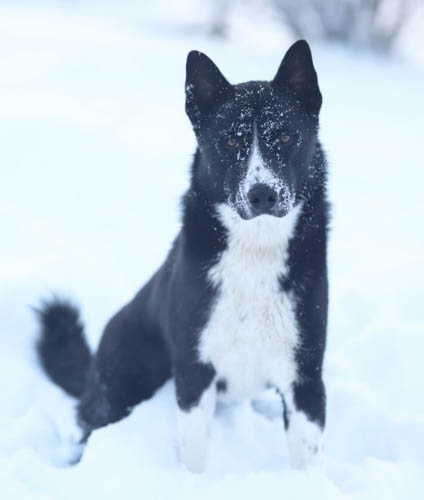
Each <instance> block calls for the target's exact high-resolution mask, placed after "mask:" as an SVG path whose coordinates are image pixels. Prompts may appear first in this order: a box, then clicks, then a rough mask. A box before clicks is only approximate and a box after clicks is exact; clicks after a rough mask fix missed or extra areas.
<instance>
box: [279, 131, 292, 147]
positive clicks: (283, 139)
mask: <svg viewBox="0 0 424 500" xmlns="http://www.w3.org/2000/svg"><path fill="white" fill-rule="evenodd" d="M290 141H291V137H290V136H289V135H288V134H285V133H284V132H283V133H282V134H281V135H280V142H282V143H283V144H287V143H288V142H290Z"/></svg>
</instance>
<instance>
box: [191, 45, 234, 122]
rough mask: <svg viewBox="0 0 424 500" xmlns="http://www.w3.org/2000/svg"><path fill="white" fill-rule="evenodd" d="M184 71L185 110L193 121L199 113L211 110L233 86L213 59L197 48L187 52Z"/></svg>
mask: <svg viewBox="0 0 424 500" xmlns="http://www.w3.org/2000/svg"><path fill="white" fill-rule="evenodd" d="M186 71H187V72H186V83H185V91H186V111H187V114H188V116H189V117H190V119H191V121H192V122H193V123H195V122H196V121H197V120H198V118H199V114H206V113H208V112H209V111H211V110H212V109H213V108H214V107H215V105H216V103H217V102H218V101H219V100H220V99H222V98H225V97H226V96H227V94H229V93H230V91H231V89H232V88H233V87H232V85H231V84H230V83H229V82H228V81H227V80H226V79H225V77H224V76H223V75H222V73H221V72H220V71H219V69H218V68H217V66H216V65H215V64H214V63H213V61H212V60H211V59H209V57H208V56H206V55H205V54H202V52H198V51H197V50H192V51H191V52H190V53H189V55H188V57H187V66H186Z"/></svg>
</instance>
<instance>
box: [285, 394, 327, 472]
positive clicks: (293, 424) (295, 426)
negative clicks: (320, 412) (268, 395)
mask: <svg viewBox="0 0 424 500" xmlns="http://www.w3.org/2000/svg"><path fill="white" fill-rule="evenodd" d="M284 399H285V402H286V406H287V411H288V412H289V427H288V429H287V442H288V446H289V452H290V461H291V465H292V467H293V468H294V469H305V468H307V467H314V466H321V465H322V462H323V447H324V444H323V432H322V429H321V428H320V427H319V426H318V425H317V424H316V423H315V422H311V421H310V420H309V419H308V418H307V416H306V415H305V413H303V412H300V411H297V410H296V408H295V405H294V404H293V398H292V395H291V394H290V392H288V393H286V394H285V396H284Z"/></svg>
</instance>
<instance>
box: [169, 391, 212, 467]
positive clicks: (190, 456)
mask: <svg viewBox="0 0 424 500" xmlns="http://www.w3.org/2000/svg"><path fill="white" fill-rule="evenodd" d="M215 402H216V386H215V383H214V382H213V383H212V384H211V385H210V386H209V388H208V389H206V391H204V393H203V394H202V397H201V398H200V401H199V403H198V405H197V406H195V407H194V408H191V409H190V410H188V411H184V410H181V409H178V448H179V453H180V460H181V461H182V463H183V464H184V465H185V466H186V467H187V469H188V470H190V471H191V472H203V471H204V470H205V467H206V458H207V447H208V437H209V429H210V424H211V420H212V417H213V414H214V411H215Z"/></svg>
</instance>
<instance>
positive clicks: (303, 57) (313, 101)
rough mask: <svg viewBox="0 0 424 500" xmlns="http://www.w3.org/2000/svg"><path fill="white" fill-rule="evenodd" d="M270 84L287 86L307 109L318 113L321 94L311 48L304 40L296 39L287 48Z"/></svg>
mask: <svg viewBox="0 0 424 500" xmlns="http://www.w3.org/2000/svg"><path fill="white" fill-rule="evenodd" d="M272 84H273V85H274V86H275V87H277V88H280V87H289V88H290V89H291V90H293V91H294V93H295V94H296V96H297V98H298V99H299V101H300V103H301V104H302V105H303V107H304V108H305V109H306V110H307V111H309V112H312V113H314V114H318V112H319V110H320V108H321V104H322V96H321V92H320V90H319V87H318V78H317V74H316V71H315V68H314V64H313V62H312V54H311V49H310V48H309V45H308V43H307V42H306V41H305V40H298V41H297V42H296V43H294V44H293V45H292V46H291V47H290V48H289V50H288V51H287V53H286V55H285V56H284V59H283V60H282V62H281V64H280V67H279V69H278V71H277V74H276V75H275V78H274V80H273V81H272Z"/></svg>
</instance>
